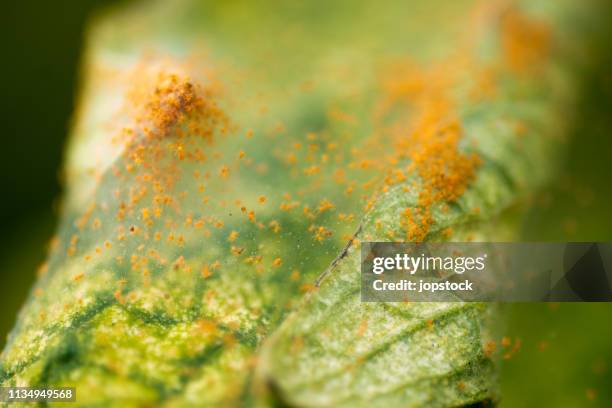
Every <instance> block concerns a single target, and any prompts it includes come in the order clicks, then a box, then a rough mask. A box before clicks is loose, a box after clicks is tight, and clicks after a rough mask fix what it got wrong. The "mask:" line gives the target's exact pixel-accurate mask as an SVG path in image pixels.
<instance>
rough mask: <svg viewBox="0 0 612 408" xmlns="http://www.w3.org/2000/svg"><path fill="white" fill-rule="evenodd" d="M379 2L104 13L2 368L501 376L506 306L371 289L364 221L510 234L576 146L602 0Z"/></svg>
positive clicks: (407, 398)
mask: <svg viewBox="0 0 612 408" xmlns="http://www.w3.org/2000/svg"><path fill="white" fill-rule="evenodd" d="M383 3H384V4H377V5H376V6H375V5H374V4H373V3H371V2H366V1H363V2H355V1H350V2H349V1H338V2H333V3H332V4H327V3H326V2H306V4H304V5H300V6H298V5H289V4H287V3H285V2H276V1H269V2H262V3H261V4H259V3H258V2H252V3H246V2H241V1H238V2H209V3H206V4H200V3H199V2H197V1H182V2H170V1H166V2H163V1H158V2H154V3H153V4H146V5H145V4H144V3H143V4H138V3H135V4H133V5H131V6H128V7H127V8H125V9H120V10H117V11H113V12H112V13H110V14H109V15H108V16H105V17H103V18H101V19H100V20H99V21H96V22H95V24H94V26H93V27H92V31H91V32H90V34H89V37H88V44H89V45H88V49H87V52H86V55H85V61H84V83H83V90H82V94H81V105H80V106H79V110H78V111H77V113H76V119H75V123H74V126H73V130H72V135H71V139H70V143H69V148H68V150H67V155H66V166H65V184H66V192H65V197H64V200H63V206H62V222H61V225H60V226H59V230H58V234H57V236H56V237H55V238H54V239H53V240H52V241H51V244H50V251H49V257H48V261H47V262H46V263H45V264H44V265H43V266H41V269H40V277H39V279H38V282H37V283H36V285H35V287H34V288H33V290H32V294H31V296H30V299H29V300H28V301H27V303H26V305H25V306H24V308H23V310H22V312H21V313H20V315H19V317H18V320H17V324H16V327H15V329H14V330H13V332H12V334H11V335H10V338H9V342H8V345H7V347H6V349H5V350H4V352H3V354H2V365H1V371H0V379H1V381H2V384H3V385H21V386H25V385H27V386H43V385H53V386H74V387H76V389H77V405H80V406H151V405H154V406H203V405H213V406H214V405H222V406H227V405H262V406H267V405H272V404H274V403H278V402H281V403H285V404H288V405H290V406H293V405H295V406H351V407H354V406H406V405H408V406H449V407H450V406H462V405H470V404H475V403H486V402H495V401H497V400H498V398H499V395H498V391H497V385H496V384H497V380H496V370H495V355H494V354H495V353H494V352H493V347H492V346H491V344H495V341H496V340H497V338H496V333H495V329H496V326H497V322H496V320H497V318H496V315H495V308H494V307H492V306H490V305H485V304H476V303H472V304H470V303H398V304H385V303H372V304H366V303H361V302H360V286H359V284H360V279H359V262H360V261H359V242H360V241H402V240H407V241H423V240H449V239H452V240H455V241H462V240H510V239H513V237H514V234H515V232H516V231H515V229H516V222H515V218H516V217H519V216H520V211H518V210H516V209H517V208H519V207H520V203H521V202H522V201H524V200H525V199H527V198H528V197H529V195H530V194H531V193H532V192H533V191H535V190H536V189H537V188H539V187H540V186H541V185H542V184H543V183H545V182H547V181H549V180H550V179H551V177H552V176H553V175H554V171H555V168H556V164H557V162H558V161H559V160H561V159H562V158H563V150H564V124H565V123H567V115H568V112H570V111H571V107H572V103H573V102H574V97H575V93H576V90H575V86H576V82H577V80H576V76H577V75H578V71H579V64H580V62H581V61H583V60H585V59H586V56H584V55H578V54H577V53H576V49H578V48H580V47H579V46H578V45H580V44H582V42H583V41H585V38H586V36H585V34H584V33H585V31H587V27H588V24H589V21H590V20H589V19H590V18H591V14H592V13H593V11H594V10H595V5H596V2H584V3H581V4H577V2H572V1H558V2H552V1H551V2H548V1H530V2H527V1H525V2H518V3H517V4H510V5H509V4H507V3H503V4H501V3H497V2H495V3H492V2H482V3H479V2H474V1H467V0H466V1H457V2H445V1H433V2H432V1H417V2H411V3H410V4H409V5H407V4H404V3H405V2H401V1H397V2H395V1H385V2H383ZM451 3H452V4H451ZM271 9H272V10H274V13H271V12H270V10H271ZM381 10H382V11H381ZM323 271H324V272H323Z"/></svg>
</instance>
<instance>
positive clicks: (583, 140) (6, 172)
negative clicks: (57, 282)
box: [0, 0, 612, 407]
mask: <svg viewBox="0 0 612 408" xmlns="http://www.w3.org/2000/svg"><path fill="white" fill-rule="evenodd" d="M108 3H109V2H103V1H101V0H80V1H65V0H64V1H59V2H48V1H42V0H26V1H22V2H9V3H7V4H5V5H4V12H3V13H2V19H3V20H4V21H3V22H2V25H1V30H2V36H1V38H2V39H3V42H4V46H3V64H1V67H0V69H1V70H2V78H3V95H2V96H3V97H2V98H1V102H0V103H1V104H2V107H1V109H0V114H1V115H2V125H3V131H4V138H3V149H2V156H3V158H2V160H0V168H1V171H0V177H1V178H2V186H3V200H1V201H0V211H1V214H2V230H3V231H2V232H3V233H2V234H1V235H0V240H1V242H0V273H1V274H2V275H1V279H2V281H1V282H2V285H0V305H1V306H2V310H3V311H4V312H3V313H2V317H1V318H0V334H1V335H2V340H1V341H2V346H3V345H4V341H5V337H6V334H7V333H8V331H9V330H10V328H11V326H12V325H13V323H14V320H15V317H16V313H17V311H18V309H19V307H20V305H21V304H22V302H23V301H24V300H25V297H26V295H27V293H28V291H29V287H30V285H31V284H32V281H33V279H34V278H35V270H36V267H37V265H38V264H40V263H41V262H42V260H43V258H44V252H45V244H46V241H47V240H48V239H49V238H50V237H51V235H52V233H53V229H54V227H55V223H56V212H55V210H54V208H55V207H56V204H54V203H56V201H57V200H58V198H59V194H60V184H59V178H58V170H59V168H60V163H61V157H62V149H63V145H64V140H65V137H66V135H67V133H68V128H69V123H70V115H71V112H72V110H73V107H74V100H75V98H74V96H75V93H76V89H77V79H78V60H79V52H80V49H81V47H82V38H83V35H82V34H83V30H84V26H85V23H86V21H87V18H88V17H89V16H90V15H91V13H92V10H94V9H95V8H96V7H100V6H101V5H102V4H108ZM604 38H605V39H610V40H612V36H609V35H608V36H604ZM604 42H605V43H606V44H607V48H606V49H605V52H599V53H598V54H597V55H596V58H597V59H598V61H597V64H595V65H596V68H595V69H593V70H592V71H589V72H584V74H583V80H584V81H583V93H582V98H581V103H580V104H579V105H578V106H577V107H576V111H577V115H576V118H575V120H574V123H573V126H572V127H571V133H572V136H573V137H572V141H571V146H570V149H569V154H568V157H567V161H566V164H565V169H564V170H563V171H562V172H560V175H559V177H558V178H557V179H556V180H553V183H551V186H550V187H549V188H548V189H546V190H545V191H543V192H542V193H541V194H540V195H538V197H534V199H533V202H532V203H531V204H530V208H529V210H528V213H527V214H528V215H527V217H526V220H525V227H524V239H526V240H533V241H536V240H552V241H565V240H574V241H581V240H586V241H588V240H601V241H610V240H612V219H611V217H610V216H611V215H612V211H611V208H612V205H611V204H610V202H612V182H611V181H610V176H612V160H611V159H612V141H611V137H610V136H611V135H612V133H611V131H612V126H611V121H610V117H609V115H610V113H609V112H612V109H611V108H612V74H611V73H610V70H609V67H610V66H612V52H610V51H612V50H611V49H610V48H612V45H611V44H612V41H604ZM505 310H506V315H507V319H506V322H505V326H504V330H503V332H504V334H505V335H506V336H507V337H508V338H509V339H510V340H511V342H512V344H513V345H514V344H518V343H520V344H521V345H520V348H518V349H517V350H516V352H515V353H513V354H512V356H511V357H510V358H508V359H502V360H503V362H502V372H501V379H502V392H503V400H502V405H503V406H506V407H533V406H552V407H579V406H606V407H607V406H612V325H611V324H610V321H611V320H612V304H520V305H506V306H505Z"/></svg>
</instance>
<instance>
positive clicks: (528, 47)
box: [501, 9, 551, 71]
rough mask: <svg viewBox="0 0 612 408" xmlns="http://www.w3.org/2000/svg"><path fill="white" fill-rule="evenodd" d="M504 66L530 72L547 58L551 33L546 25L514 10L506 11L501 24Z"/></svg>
mask: <svg viewBox="0 0 612 408" xmlns="http://www.w3.org/2000/svg"><path fill="white" fill-rule="evenodd" d="M501 37H502V46H503V51H504V55H505V60H506V61H505V62H506V64H507V65H508V66H509V67H510V68H512V69H514V70H517V71H530V70H533V69H535V68H537V67H538V66H540V65H541V63H542V62H543V61H544V60H545V59H546V58H547V57H548V55H549V53H550V48H551V31H550V28H549V26H548V25H547V24H545V23H543V22H541V21H538V20H536V19H534V18H532V17H529V16H527V15H525V14H524V13H522V12H520V11H518V10H516V9H510V10H508V11H507V12H506V13H505V14H504V16H503V18H502V22H501Z"/></svg>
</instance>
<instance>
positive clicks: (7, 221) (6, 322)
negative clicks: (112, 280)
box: [0, 0, 112, 347]
mask: <svg viewBox="0 0 612 408" xmlns="http://www.w3.org/2000/svg"><path fill="white" fill-rule="evenodd" d="M109 3H112V2H109V1H105V2H103V1H101V0H78V1H74V0H60V1H45V0H24V1H11V2H5V3H4V4H3V5H2V13H0V14H1V16H2V17H1V18H2V24H0V30H2V33H1V35H0V38H2V44H3V45H2V63H1V64H0V70H1V72H2V74H1V77H2V97H1V98H0V106H1V107H0V115H2V121H1V123H2V131H3V135H2V141H3V142H2V150H1V153H0V154H1V155H2V158H1V160H0V185H1V186H2V197H3V198H2V200H0V213H1V214H2V234H1V235H0V274H1V275H0V276H1V279H2V280H1V282H2V284H1V285H0V305H1V306H2V310H3V313H2V317H0V336H1V340H0V342H1V346H2V347H4V343H5V340H6V334H7V333H8V331H9V330H10V328H11V327H12V325H13V323H14V321H15V317H16V313H17V310H18V308H19V307H20V306H21V304H22V303H23V302H24V300H25V297H26V295H27V293H28V291H29V288H30V286H31V284H32V281H33V279H34V277H35V271H36V268H37V266H38V265H39V264H40V263H42V261H43V259H44V255H45V246H46V242H47V241H48V240H49V239H50V237H51V236H52V234H53V230H54V228H55V224H56V215H57V214H56V211H55V208H56V207H57V200H58V199H59V194H60V183H59V176H58V172H59V170H60V163H61V158H62V152H63V148H64V141H65V139H66V135H67V134H68V129H69V125H70V116H71V113H72V110H73V107H74V102H75V94H76V90H77V79H78V78H77V77H78V60H79V54H80V50H81V47H82V41H83V30H84V28H85V24H86V20H87V18H88V16H90V15H91V13H92V12H93V10H94V9H96V8H97V7H100V6H102V5H105V4H109Z"/></svg>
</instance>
